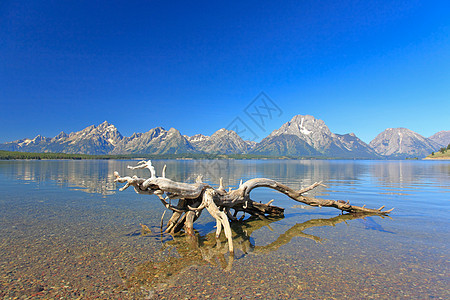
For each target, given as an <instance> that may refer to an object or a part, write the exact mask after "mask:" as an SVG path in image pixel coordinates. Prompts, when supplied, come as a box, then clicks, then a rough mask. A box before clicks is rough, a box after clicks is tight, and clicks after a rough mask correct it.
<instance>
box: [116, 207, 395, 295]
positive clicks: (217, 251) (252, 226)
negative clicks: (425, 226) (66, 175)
mask: <svg viewBox="0 0 450 300" xmlns="http://www.w3.org/2000/svg"><path fill="white" fill-rule="evenodd" d="M377 217H380V218H390V219H391V217H389V216H382V215H375V214H374V215H370V214H342V215H339V216H336V217H332V218H327V219H326V218H317V219H310V220H308V221H306V222H303V223H297V224H295V225H294V226H292V227H291V228H289V229H288V230H286V231H285V232H284V233H282V234H279V235H278V236H277V238H276V239H275V240H274V241H272V242H270V243H269V244H267V245H264V246H259V245H255V243H254V241H253V239H252V234H253V233H254V232H256V231H257V230H260V229H262V228H264V227H266V228H267V229H269V230H271V231H273V230H272V228H271V226H270V225H271V224H272V223H275V222H278V221H281V220H283V219H284V217H276V218H265V219H264V220H261V219H259V218H256V217H250V218H248V219H246V220H243V221H240V222H236V223H232V226H231V228H232V232H233V243H234V245H235V249H236V250H237V251H236V252H235V254H234V255H233V254H230V253H229V252H228V247H227V239H226V238H225V237H224V236H223V235H222V236H221V238H218V239H217V238H216V236H215V232H210V233H208V234H206V235H200V234H199V233H198V232H196V234H195V235H194V236H191V235H188V234H185V233H178V234H176V235H173V236H170V235H167V234H164V233H161V234H155V233H150V232H149V231H148V230H146V229H144V228H145V227H143V229H142V231H140V232H139V231H136V232H133V233H131V234H130V235H141V236H142V237H150V238H160V239H161V249H160V253H161V254H163V257H164V259H163V260H162V261H148V262H145V263H142V264H139V265H137V266H136V267H135V271H134V272H133V273H131V274H129V275H127V274H125V272H121V277H122V279H123V281H124V286H125V287H126V289H128V290H130V291H132V290H134V289H138V290H141V291H146V292H148V293H149V294H150V295H151V294H153V293H154V292H155V291H161V290H165V289H167V288H171V287H173V286H176V285H177V280H178V278H180V276H184V275H183V274H185V273H186V272H188V271H189V270H190V269H191V268H194V267H199V266H203V265H210V266H213V267H216V268H220V269H222V270H223V271H224V272H225V273H227V272H229V271H231V270H232V269H233V267H238V261H239V260H240V259H242V258H244V257H245V256H247V255H264V254H268V253H271V252H274V251H277V250H278V249H279V248H280V247H282V246H284V245H287V244H288V243H289V242H290V241H291V240H292V239H293V238H295V237H301V238H306V239H310V240H313V241H315V242H316V243H325V242H326V240H325V239H322V238H321V237H319V236H316V235H312V234H308V233H305V232H304V231H305V230H306V229H309V228H313V227H321V226H336V225H337V224H339V223H342V222H345V223H346V222H347V221H352V220H358V221H360V222H362V223H363V224H364V225H365V229H370V230H377V231H380V232H384V233H393V232H390V231H387V230H384V229H383V227H382V226H381V225H380V224H379V223H377V222H376V221H375V220H374V219H373V218H377Z"/></svg>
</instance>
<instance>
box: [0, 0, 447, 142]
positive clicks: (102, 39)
mask: <svg viewBox="0 0 450 300" xmlns="http://www.w3.org/2000/svg"><path fill="white" fill-rule="evenodd" d="M261 92H264V93H265V94H266V95H268V96H269V97H270V99H271V100H272V101H273V103H275V104H276V105H277V106H278V107H279V109H280V110H281V113H277V114H274V115H273V116H272V118H271V119H270V118H267V119H266V121H265V123H264V126H263V127H258V126H256V125H255V124H254V123H253V121H252V120H251V119H250V118H249V117H248V115H246V114H245V111H244V110H245V108H246V107H247V106H248V105H249V104H251V103H252V101H253V99H255V97H257V96H258V95H259V94H260V93H261ZM0 107H1V110H0V121H1V124H2V126H0V142H6V141H11V140H16V139H20V138H25V137H28V138H30V137H34V136H36V135H37V134H42V135H44V136H48V137H53V136H55V135H57V134H58V133H59V132H60V131H61V130H63V131H65V132H67V133H70V132H72V131H78V130H81V129H83V128H85V127H87V126H89V125H92V124H95V125H97V124H99V123H101V122H103V121H105V120H108V121H109V122H110V123H113V124H114V125H116V127H117V128H118V129H119V131H120V132H121V133H122V134H123V135H125V136H130V135H131V134H132V133H133V132H145V131H148V130H149V129H150V128H153V127H157V126H163V127H165V128H166V129H169V128H170V127H175V128H177V129H179V130H180V131H181V132H182V133H183V134H187V135H193V134H196V133H203V134H208V135H210V134H212V133H213V132H215V131H216V130H218V129H220V128H222V127H227V125H229V124H230V122H232V121H233V120H235V118H236V117H239V118H240V120H242V121H243V122H245V124H247V125H248V126H249V127H250V128H252V129H253V130H254V131H255V132H256V133H257V135H258V136H259V137H264V136H266V135H267V134H269V133H270V132H271V131H272V130H274V129H277V128H279V127H280V126H281V125H282V124H283V123H285V122H287V121H288V120H290V119H291V118H292V116H294V115H296V114H303V115H304V114H309V115H313V116H315V117H316V118H319V119H322V120H324V121H325V123H326V124H327V125H328V127H330V129H331V131H332V132H335V133H341V134H343V133H350V132H354V133H355V134H356V135H357V136H358V137H360V138H361V139H362V140H364V141H365V142H370V140H372V139H373V138H374V137H375V136H376V135H377V134H378V133H380V132H381V131H383V130H384V129H386V128H390V127H406V128H409V129H411V130H413V131H416V132H418V133H419V134H422V135H424V136H426V137H428V136H430V135H432V134H434V133H436V132H437V131H440V130H450V118H449V112H450V1H414V0H411V1H281V2H280V1H272V2H269V1H228V2H225V1H224V2H217V1H195V2H188V1H171V2H170V3H169V1H43V0H41V1H32V0H29V1H9V0H6V1H5V0H3V1H1V2H0Z"/></svg>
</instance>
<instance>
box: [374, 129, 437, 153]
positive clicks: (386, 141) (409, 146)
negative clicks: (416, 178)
mask: <svg viewBox="0 0 450 300" xmlns="http://www.w3.org/2000/svg"><path fill="white" fill-rule="evenodd" d="M369 145H370V146H371V147H372V148H373V149H375V151H376V152H377V153H378V154H380V155H383V156H387V157H390V158H404V157H425V156H427V155H429V154H430V153H431V152H433V151H437V150H439V148H440V145H439V144H437V143H436V142H434V141H432V140H430V139H427V138H425V137H423V136H421V135H420V134H418V133H416V132H414V131H411V130H409V129H406V128H388V129H386V130H385V131H383V132H382V133H380V134H379V135H377V136H376V137H375V138H374V139H373V140H372V141H371V142H370V143H369Z"/></svg>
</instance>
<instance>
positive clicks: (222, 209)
mask: <svg viewBox="0 0 450 300" xmlns="http://www.w3.org/2000/svg"><path fill="white" fill-rule="evenodd" d="M128 168H129V169H132V170H134V169H148V170H149V171H150V178H148V179H144V178H139V177H137V176H133V177H128V176H127V177H121V176H120V175H119V173H118V172H114V176H115V180H114V181H115V182H120V183H126V184H125V186H123V187H122V188H120V189H119V190H120V191H123V190H125V189H126V188H128V187H130V186H132V187H133V188H134V190H135V191H136V192H137V193H138V194H146V195H156V196H158V198H159V199H160V200H161V202H162V203H163V204H164V206H165V207H166V208H168V209H170V210H172V212H173V213H172V217H171V218H170V220H169V222H168V224H167V228H166V229H165V232H166V233H171V234H174V233H177V232H179V231H180V230H181V229H183V228H184V231H185V232H186V233H187V234H188V235H191V236H193V235H194V222H195V221H196V220H197V218H198V217H199V216H200V214H201V212H202V210H203V209H205V208H206V210H207V211H208V212H209V213H210V214H211V216H213V217H214V219H216V223H217V229H216V237H217V238H218V237H219V236H220V233H221V231H222V228H223V231H224V233H225V236H226V238H227V240H228V249H229V251H230V254H232V253H233V252H234V248H233V241H232V233H231V227H230V221H236V220H237V214H238V213H239V212H243V213H244V215H245V214H246V213H247V214H249V215H251V216H255V217H258V218H260V219H265V218H266V217H267V216H270V217H277V216H283V214H284V208H281V207H277V206H274V205H272V201H269V202H268V203H266V204H263V203H259V202H256V201H253V200H251V199H250V192H251V191H252V190H253V189H255V188H258V187H267V188H271V189H274V190H277V191H278V192H280V193H283V194H285V195H287V196H289V197H290V198H291V199H293V200H295V201H298V202H301V203H304V204H307V205H311V206H318V207H334V208H337V209H339V210H341V211H342V212H347V213H352V214H355V213H360V214H361V213H363V214H377V215H386V214H388V213H390V212H391V211H392V209H390V210H383V208H384V206H382V207H380V208H379V209H370V208H366V207H365V205H363V206H362V207H359V206H355V205H351V204H350V203H349V201H347V202H345V201H342V200H338V201H335V200H326V199H316V198H311V197H306V196H305V195H304V194H305V193H307V192H308V191H311V190H313V189H314V188H316V187H318V186H321V185H322V182H316V183H314V184H312V185H310V186H308V187H306V188H303V189H300V190H294V189H291V188H290V187H288V186H285V185H283V184H281V183H279V182H277V181H275V180H272V179H267V178H255V179H250V180H248V181H246V182H244V183H242V181H241V183H240V185H239V187H238V188H237V189H235V190H231V189H229V190H228V191H226V190H225V187H224V186H223V181H222V179H220V184H219V187H218V188H214V187H212V186H210V185H209V184H207V183H204V182H202V179H201V177H200V176H199V177H198V178H197V180H196V182H195V183H192V184H188V183H180V182H175V181H172V180H170V179H168V178H166V177H165V169H166V167H165V166H164V168H163V170H162V176H161V177H157V176H156V171H155V168H154V167H153V166H152V163H151V161H150V160H148V161H141V162H139V163H138V165H137V166H135V167H131V166H128ZM172 200H178V204H177V205H172V203H171V202H172Z"/></svg>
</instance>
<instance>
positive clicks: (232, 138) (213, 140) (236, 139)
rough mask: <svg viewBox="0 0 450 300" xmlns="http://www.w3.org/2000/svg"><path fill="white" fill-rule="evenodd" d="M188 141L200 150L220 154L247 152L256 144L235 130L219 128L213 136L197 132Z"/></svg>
mask: <svg viewBox="0 0 450 300" xmlns="http://www.w3.org/2000/svg"><path fill="white" fill-rule="evenodd" d="M188 141H189V142H190V143H191V144H192V145H193V146H194V147H195V149H196V150H197V151H199V152H204V153H220V154H241V153H247V152H248V151H249V150H250V149H251V148H252V147H253V146H254V144H253V143H251V142H246V141H244V140H243V139H242V138H241V137H240V136H239V135H238V134H237V133H236V132H234V131H233V130H227V129H224V128H222V129H219V130H217V131H216V132H215V133H214V134H212V135H211V136H205V135H203V134H196V135H194V136H192V137H188Z"/></svg>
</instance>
